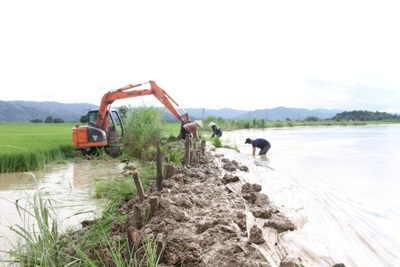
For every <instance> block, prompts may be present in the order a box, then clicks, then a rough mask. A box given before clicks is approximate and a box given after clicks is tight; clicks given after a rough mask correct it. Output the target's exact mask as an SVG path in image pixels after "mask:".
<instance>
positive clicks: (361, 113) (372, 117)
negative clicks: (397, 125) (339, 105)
mask: <svg viewBox="0 0 400 267" xmlns="http://www.w3.org/2000/svg"><path fill="white" fill-rule="evenodd" d="M332 120H336V121H382V120H400V116H399V115H397V114H389V113H386V112H379V111H375V112H372V111H366V110H353V111H344V112H342V113H338V114H336V115H335V116H333V118H332Z"/></svg>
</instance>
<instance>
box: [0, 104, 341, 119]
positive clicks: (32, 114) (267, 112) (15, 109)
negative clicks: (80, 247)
mask: <svg viewBox="0 0 400 267" xmlns="http://www.w3.org/2000/svg"><path fill="white" fill-rule="evenodd" d="M96 108H98V106H96V105H92V104H87V103H75V104H64V103H58V102H33V101H0V122H29V121H31V120H35V119H39V120H43V121H44V120H45V119H46V117H47V116H52V117H53V118H60V119H62V120H64V121H65V122H79V119H80V118H81V116H83V115H85V114H86V113H87V111H88V110H90V109H96ZM114 108H118V107H114ZM162 110H163V111H164V116H163V118H164V120H166V121H177V119H176V118H175V117H174V116H173V115H172V114H171V113H170V112H169V111H168V110H166V109H165V108H162ZM185 111H186V112H188V113H189V114H190V117H191V119H193V120H195V119H202V118H203V119H204V118H207V117H210V116H212V117H216V118H222V119H228V120H231V119H244V120H247V119H265V120H268V121H276V120H286V119H290V120H304V119H305V118H307V117H309V116H315V117H317V118H320V119H329V118H332V117H333V116H335V115H336V114H337V113H341V112H343V111H344V110H328V109H313V110H308V109H302V108H285V107H278V108H273V109H258V110H254V111H249V110H236V109H230V108H223V109H202V108H197V109H196V108H187V109H185Z"/></svg>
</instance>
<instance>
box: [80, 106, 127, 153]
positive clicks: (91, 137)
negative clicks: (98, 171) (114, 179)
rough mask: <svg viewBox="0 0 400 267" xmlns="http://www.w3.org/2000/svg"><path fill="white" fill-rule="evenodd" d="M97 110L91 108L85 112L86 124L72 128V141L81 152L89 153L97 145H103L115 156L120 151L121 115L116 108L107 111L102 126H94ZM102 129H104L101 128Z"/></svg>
mask: <svg viewBox="0 0 400 267" xmlns="http://www.w3.org/2000/svg"><path fill="white" fill-rule="evenodd" d="M98 114H99V111H98V110H91V111H89V112H88V114H87V119H88V126H86V127H84V126H80V127H76V128H74V129H73V141H74V146H75V147H76V148H80V149H81V151H82V152H85V153H90V152H91V151H92V150H93V149H96V148H97V147H104V148H105V149H106V152H107V153H108V154H110V155H111V156H114V157H117V156H119V155H120V153H121V143H122V136H123V135H124V125H123V122H122V118H121V115H120V114H119V112H118V111H117V110H114V109H111V110H109V111H107V114H106V116H107V119H106V120H104V125H103V127H102V128H99V127H97V126H96V122H97V116H98ZM103 129H104V130H103Z"/></svg>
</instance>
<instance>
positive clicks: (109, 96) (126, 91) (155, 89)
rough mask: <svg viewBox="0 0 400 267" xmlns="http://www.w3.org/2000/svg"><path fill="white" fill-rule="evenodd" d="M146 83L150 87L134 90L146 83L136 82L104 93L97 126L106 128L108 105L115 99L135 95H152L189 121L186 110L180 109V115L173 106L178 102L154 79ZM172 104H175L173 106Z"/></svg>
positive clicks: (179, 116)
mask: <svg viewBox="0 0 400 267" xmlns="http://www.w3.org/2000/svg"><path fill="white" fill-rule="evenodd" d="M148 83H149V84H150V89H136V90H134V88H136V87H139V86H142V85H144V84H146V83H138V84H130V85H127V86H124V87H122V88H119V89H117V90H114V91H110V92H108V93H106V94H105V95H104V96H103V98H102V99H101V103H100V108H99V113H98V117H97V123H96V125H97V127H99V128H102V129H107V127H106V126H107V123H106V121H107V118H106V115H107V110H108V106H109V105H111V104H112V103H113V102H114V101H115V100H119V99H124V98H130V97H137V96H146V95H154V96H155V97H156V98H157V99H158V100H159V101H160V102H161V103H162V104H163V105H164V106H165V107H166V108H167V109H168V110H169V111H170V112H171V113H172V114H174V116H175V117H176V118H177V119H178V120H179V121H181V122H182V123H184V122H189V121H190V116H189V114H188V113H187V112H185V111H184V110H183V109H182V111H183V112H184V114H183V115H181V114H180V113H179V112H178V110H177V109H176V108H175V106H176V107H179V105H178V103H177V102H176V101H175V100H174V99H172V97H171V96H169V95H168V94H167V92H165V91H164V90H163V89H162V88H161V87H160V86H158V85H157V84H156V83H155V82H154V81H149V82H148ZM173 104H175V106H174V105H173Z"/></svg>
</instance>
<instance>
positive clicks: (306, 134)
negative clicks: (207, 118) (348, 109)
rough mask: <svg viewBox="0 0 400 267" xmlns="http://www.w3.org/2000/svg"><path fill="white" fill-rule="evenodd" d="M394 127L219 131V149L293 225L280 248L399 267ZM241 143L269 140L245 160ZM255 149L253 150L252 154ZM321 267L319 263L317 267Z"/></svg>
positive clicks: (399, 139) (398, 156)
mask: <svg viewBox="0 0 400 267" xmlns="http://www.w3.org/2000/svg"><path fill="white" fill-rule="evenodd" d="M399 133H400V125H368V126H342V127H295V128H279V129H266V130H240V131H233V132H227V133H224V136H223V137H222V140H223V143H229V144H230V145H232V146H236V147H237V148H238V149H239V150H240V153H236V152H232V151H231V150H227V149H218V150H217V152H216V153H223V154H224V155H225V156H226V157H228V158H230V159H231V160H236V161H238V162H240V163H242V164H245V165H246V166H249V169H250V172H248V173H242V174H240V175H241V176H242V177H245V178H246V179H247V180H248V181H249V182H253V183H258V184H261V185H262V187H263V192H264V193H265V194H266V195H268V196H269V198H270V200H271V201H272V202H274V203H275V204H276V205H277V206H278V207H280V209H281V210H282V211H283V212H284V213H285V214H287V215H288V217H289V218H290V219H291V220H293V221H294V222H295V224H296V226H297V228H298V229H297V230H296V231H293V232H290V233H287V234H285V235H284V236H282V242H286V245H287V246H288V247H290V248H291V249H293V250H295V251H297V252H298V253H299V255H301V257H312V255H322V256H324V255H325V256H327V257H332V258H334V259H337V262H343V263H344V264H345V265H346V267H352V266H354V267H357V266H364V267H369V266H370V267H375V266H385V267H392V266H393V267H395V266H400V255H399V251H400V228H399V225H400V197H399V192H400V171H399V168H398V165H399V160H400V134H399ZM247 137H250V138H258V137H263V138H266V139H268V140H269V141H270V142H271V144H272V147H271V149H270V151H269V152H268V154H267V156H266V157H265V156H255V157H253V156H252V155H251V152H252V149H251V147H250V145H245V144H244V141H245V139H246V138H247ZM257 151H259V150H257ZM321 266H322V265H321Z"/></svg>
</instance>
